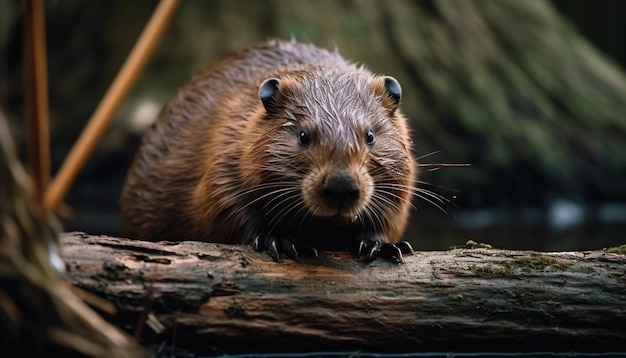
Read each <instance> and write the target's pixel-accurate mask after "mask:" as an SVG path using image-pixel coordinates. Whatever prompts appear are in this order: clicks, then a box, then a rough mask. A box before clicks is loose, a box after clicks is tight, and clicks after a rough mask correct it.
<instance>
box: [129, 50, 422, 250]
mask: <svg viewBox="0 0 626 358" xmlns="http://www.w3.org/2000/svg"><path fill="white" fill-rule="evenodd" d="M401 97H402V91H401V87H400V84H399V83H398V81H397V80H395V79H394V78H393V77H389V76H381V75H374V74H372V73H371V72H370V71H368V70H367V69H366V68H365V67H364V66H359V65H356V64H354V63H352V62H349V61H347V60H345V59H344V58H343V57H341V56H340V55H339V54H338V52H337V51H334V52H331V51H328V50H325V49H321V48H318V47H316V46H314V45H310V44H303V43H298V42H295V41H282V40H271V41H268V42H265V43H262V44H259V45H256V46H253V47H249V48H246V49H243V50H240V51H238V52H235V53H233V54H231V55H228V56H226V57H224V58H222V59H221V60H218V61H217V62H215V63H213V64H211V65H209V67H207V68H206V69H204V70H202V71H200V72H199V73H198V74H197V75H195V76H193V77H192V78H191V80H190V81H189V82H188V83H187V84H186V85H185V86H183V87H182V88H181V89H180V90H179V91H178V93H177V94H176V95H175V96H174V97H173V98H172V99H171V100H170V101H169V103H167V105H166V106H165V107H164V108H163V109H162V111H161V113H160V115H159V118H158V120H157V121H156V122H155V124H154V125H153V127H151V128H150V129H149V131H148V132H147V133H146V134H145V136H144V137H143V140H142V144H141V146H140V149H139V150H138V153H137V154H136V157H135V159H134V161H133V164H132V165H131V168H130V170H129V172H128V175H127V178H126V181H125V183H124V187H123V190H122V196H121V213H122V218H123V221H124V225H125V228H126V230H127V233H128V235H129V236H130V237H134V238H138V239H143V240H174V241H180V240H202V241H210V242H220V243H246V242H247V243H251V244H252V245H253V246H254V247H255V249H257V250H258V251H265V252H267V253H268V254H269V255H270V256H271V257H272V258H273V259H274V260H276V261H280V260H281V259H283V258H284V257H285V256H287V257H291V258H293V259H297V258H298V257H299V255H305V254H306V255H312V256H317V254H318V251H317V250H345V249H351V250H353V251H354V253H355V254H356V256H357V259H359V260H363V261H371V260H374V259H375V258H376V257H377V256H384V257H386V258H389V259H392V260H395V261H399V262H402V254H403V253H405V254H407V253H412V252H413V250H412V248H411V246H410V245H409V244H408V243H407V242H399V241H400V238H401V236H402V233H403V231H404V229H405V226H406V224H407V220H408V216H409V211H410V210H409V209H410V207H411V198H412V193H413V191H414V185H415V180H416V173H415V163H414V159H413V156H412V154H411V150H412V149H411V145H412V142H411V140H410V135H409V134H410V133H409V129H408V126H407V120H406V118H405V117H404V116H403V114H402V113H401V111H400V109H399V105H400V100H401Z"/></svg>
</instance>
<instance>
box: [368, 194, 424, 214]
mask: <svg viewBox="0 0 626 358" xmlns="http://www.w3.org/2000/svg"><path fill="white" fill-rule="evenodd" d="M406 192H408V193H409V194H410V195H414V193H413V192H410V191H406ZM374 195H380V196H391V197H393V198H396V199H398V200H399V201H400V202H406V203H407V204H408V205H409V206H410V207H411V208H413V209H417V208H416V207H415V205H413V203H412V202H411V199H410V198H411V197H410V196H409V197H408V198H405V197H402V196H400V195H398V194H395V193H393V192H390V191H386V190H385V191H382V192H380V193H376V192H375V193H374ZM385 199H386V200H388V201H389V205H393V207H394V208H396V209H398V211H399V210H400V207H399V206H398V204H396V203H394V202H392V201H391V199H388V198H385Z"/></svg>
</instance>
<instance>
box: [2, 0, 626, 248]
mask: <svg viewBox="0 0 626 358" xmlns="http://www.w3.org/2000/svg"><path fill="white" fill-rule="evenodd" d="M45 3H46V17H47V18H46V21H47V40H48V64H49V69H48V70H49V93H50V107H51V142H52V164H53V171H56V169H57V168H58V167H59V166H60V165H61V163H62V161H63V159H64V157H65V156H66V155H67V152H68V151H69V148H70V147H71V145H72V143H73V142H74V141H75V140H76V138H77V136H78V135H79V133H80V131H81V130H82V128H83V127H84V125H85V123H86V121H87V119H88V118H89V117H90V116H91V114H92V113H93V110H94V109H95V107H96V105H97V103H98V101H99V100H100V99H101V98H102V96H103V94H104V92H105V91H106V89H107V87H108V86H109V85H110V83H111V81H112V79H113V77H114V76H115V74H116V73H117V71H118V69H119V68H120V66H121V64H122V63H123V61H124V59H125V57H126V55H127V54H128V53H129V51H130V49H131V48H132V45H133V44H134V42H135V40H136V39H137V37H138V36H139V34H140V32H141V30H142V29H143V26H144V25H145V23H146V21H147V20H148V18H149V16H150V15H151V13H152V11H153V9H154V7H155V5H156V3H157V2H156V1H148V0H135V1H123V0H116V1H86V0H85V1H79V0H56V1H53V0H48V1H46V2H45ZM624 15H626V2H624V1H620V0H602V1H584V0H558V1H557V0H554V1H518V0H494V1H478V0H476V1H466V0H462V1H458V0H457V1H453V0H450V1H437V0H431V1H425V0H423V1H408V0H397V1H374V0H344V1H334V0H322V1H298V2H293V1H287V0H271V1H251V0H244V1H227V0H220V1H201V0H186V1H182V2H181V5H180V7H179V9H178V11H177V13H176V14H175V16H174V18H173V20H172V23H171V24H170V26H169V27H168V29H167V31H166V33H165V35H164V37H163V39H162V40H161V42H160V44H159V46H158V48H157V50H156V52H155V54H154V55H153V57H152V59H151V61H150V63H149V65H148V67H147V69H146V71H145V72H144V73H143V74H142V76H141V77H140V80H139V82H138V83H137V84H136V85H135V86H134V88H133V90H132V91H131V93H130V95H129V96H128V98H127V99H126V100H125V102H124V104H123V105H122V107H121V108H120V110H119V111H118V112H117V115H116V117H115V120H114V123H113V124H112V125H111V127H110V128H109V130H108V131H107V133H106V135H105V137H104V138H103V140H102V141H101V143H100V144H99V146H98V147H97V150H96V152H95V153H94V155H93V156H92V157H91V158H90V160H89V162H88V163H87V165H86V166H85V168H84V169H83V170H82V172H81V174H80V175H79V177H78V178H77V180H76V182H75V184H74V186H73V187H72V190H71V191H70V193H69V194H68V196H67V197H66V201H65V202H66V203H67V204H68V205H69V206H70V208H71V209H72V211H73V215H72V216H71V217H70V218H68V219H66V220H65V222H64V224H65V229H66V230H82V231H86V232H88V233H91V234H111V235H122V233H121V232H120V230H121V223H120V219H119V213H118V211H119V209H118V198H119V192H120V189H121V185H122V183H123V180H124V175H125V172H126V170H127V168H128V166H129V165H130V161H131V160H132V157H133V155H134V151H135V150H136V148H137V145H138V143H139V140H140V136H141V133H143V131H144V130H145V128H146V126H147V125H148V124H149V121H150V120H151V119H153V118H154V117H155V116H156V113H157V112H158V110H159V108H160V107H161V106H162V105H163V103H164V102H165V101H167V99H168V98H169V97H170V96H172V95H173V94H174V93H175V91H176V89H177V88H178V87H180V86H181V85H183V84H184V83H185V81H186V80H187V79H188V78H189V77H190V76H191V75H192V74H193V73H195V72H196V71H197V70H199V69H201V68H202V67H204V66H205V65H206V64H208V63H209V62H210V61H212V60H214V59H216V58H219V57H220V56H222V55H224V54H226V53H227V52H229V51H231V50H235V49H239V48H242V47H245V46H247V45H250V44H254V43H257V42H260V41H263V40H266V39H268V38H273V37H278V38H287V39H288V38H295V39H297V40H300V41H306V42H312V43H315V44H317V45H319V46H322V47H327V48H331V49H332V48H335V47H337V48H338V49H339V51H340V52H341V53H342V54H343V55H344V57H346V58H349V59H352V60H355V61H357V62H362V63H365V64H366V65H367V66H368V67H369V68H370V69H371V70H373V71H374V72H378V73H385V74H389V75H392V76H394V77H396V78H397V79H399V81H400V82H401V84H402V87H403V93H404V98H403V101H404V102H403V109H404V111H405V113H406V114H407V116H408V117H409V118H410V120H411V126H412V128H413V130H414V137H415V138H414V139H415V143H416V148H415V150H416V153H417V156H424V158H423V159H422V160H421V161H422V162H424V163H434V164H437V163H468V164H471V166H469V167H452V168H446V167H444V168H441V169H440V170H438V171H434V172H425V173H423V174H422V176H421V177H420V179H421V180H423V181H425V182H427V183H429V184H422V186H423V187H425V188H427V189H430V190H433V191H435V192H437V193H439V194H441V195H443V196H445V197H447V198H448V199H450V201H451V202H450V203H448V204H446V205H444V207H443V210H440V209H438V208H436V207H435V206H433V205H430V204H429V203H427V202H426V201H424V200H419V199H417V200H415V206H416V210H415V211H414V212H413V215H412V225H411V227H410V228H409V229H408V230H407V234H406V237H407V238H408V239H410V240H411V241H413V242H414V244H415V247H416V248H417V249H445V248H447V247H448V246H450V245H461V244H464V243H465V242H466V241H467V240H470V239H472V240H475V241H478V242H488V243H491V244H493V245H495V246H498V247H506V248H528V249H536V250H574V249H597V248H602V247H606V246H612V245H617V244H622V243H624V242H625V241H626V240H625V239H624V234H623V232H624V229H625V228H626V185H624V183H625V179H626V75H625V74H624V71H623V68H624V66H626V23H625V22H624V21H623V19H624ZM21 26H22V24H21V19H20V2H19V1H17V0H9V1H2V2H0V55H1V56H0V107H1V108H2V109H3V110H4V111H5V113H6V114H7V117H9V120H10V122H11V124H12V131H13V134H14V136H15V137H16V139H17V142H18V143H19V144H20V148H21V149H22V152H23V148H25V145H24V138H25V130H26V128H25V125H24V120H23V118H24V109H23V108H24V103H23V88H22V63H21V61H22V48H21V45H22V44H21V41H22V28H21Z"/></svg>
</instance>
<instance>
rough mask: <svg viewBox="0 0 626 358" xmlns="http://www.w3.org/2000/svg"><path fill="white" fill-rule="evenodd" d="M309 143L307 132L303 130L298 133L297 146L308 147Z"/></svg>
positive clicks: (309, 137) (309, 138)
mask: <svg viewBox="0 0 626 358" xmlns="http://www.w3.org/2000/svg"><path fill="white" fill-rule="evenodd" d="M310 143H311V136H310V135H309V131H307V130H306V129H303V130H301V131H300V133H298V144H300V145H301V146H302V147H308V146H309V144H310Z"/></svg>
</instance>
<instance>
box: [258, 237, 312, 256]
mask: <svg viewBox="0 0 626 358" xmlns="http://www.w3.org/2000/svg"><path fill="white" fill-rule="evenodd" d="M251 245H252V248H253V249H254V250H255V251H258V252H261V251H263V252H265V253H266V254H268V255H269V256H270V257H271V258H272V259H273V260H274V261H276V262H281V261H282V260H283V258H285V256H287V257H289V258H290V259H292V260H294V261H298V257H299V256H300V254H299V253H298V251H300V252H302V253H304V255H305V256H310V257H313V258H317V257H318V256H319V255H318V253H317V250H316V249H315V248H314V247H313V246H311V245H309V244H306V243H301V242H297V241H291V240H288V239H279V238H277V237H275V236H269V237H266V238H263V237H261V235H257V236H255V237H254V239H252V242H251Z"/></svg>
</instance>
